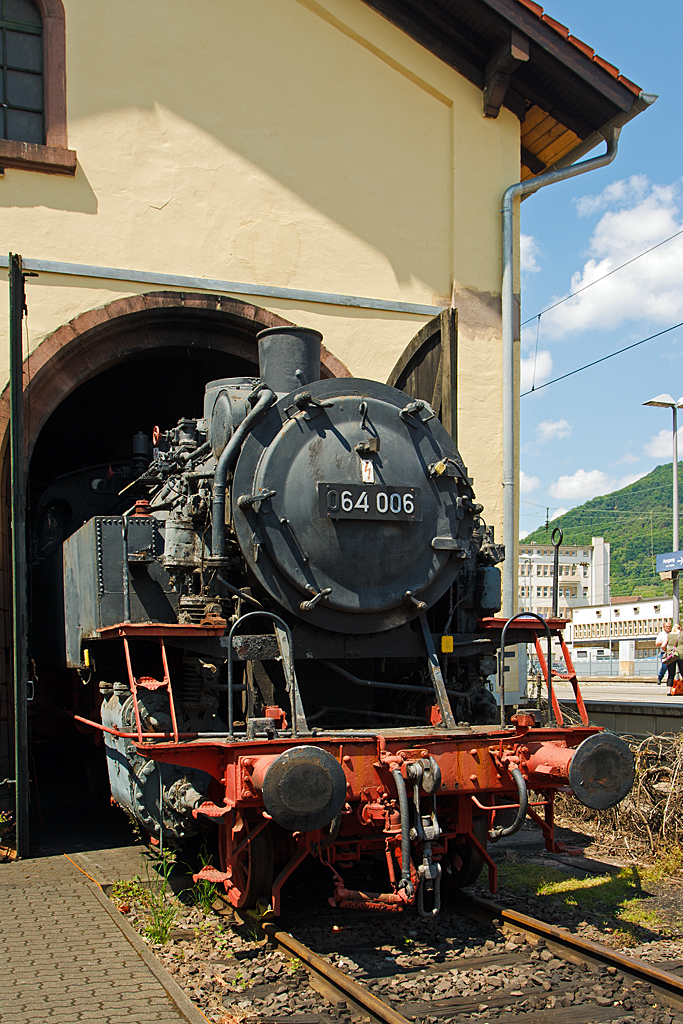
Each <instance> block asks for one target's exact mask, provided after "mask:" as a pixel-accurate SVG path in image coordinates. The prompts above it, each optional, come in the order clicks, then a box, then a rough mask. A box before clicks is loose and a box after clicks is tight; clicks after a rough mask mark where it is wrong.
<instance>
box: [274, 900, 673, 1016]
mask: <svg viewBox="0 0 683 1024" xmlns="http://www.w3.org/2000/svg"><path fill="white" fill-rule="evenodd" d="M458 909H459V912H461V913H462V914H464V915H466V916H468V917H471V918H473V919H475V920H477V921H479V922H485V923H487V924H492V925H494V926H496V927H497V928H498V931H499V932H500V931H502V932H503V935H504V936H505V938H506V940H507V941H506V943H505V951H503V950H501V949H500V944H498V947H496V944H495V943H493V942H492V941H491V942H489V943H487V945H489V946H491V947H494V948H491V949H489V950H487V949H486V948H484V949H483V951H481V952H480V953H478V954H474V955H472V954H470V955H467V956H463V957H458V958H457V959H456V960H448V961H447V962H445V963H440V964H434V963H431V964H428V965H427V966H426V967H422V968H417V969H415V970H409V969H405V970H403V969H402V970H401V971H400V973H393V972H392V973H390V974H386V973H384V974H378V973H377V972H376V971H374V972H373V971H362V970H360V971H359V970H358V969H357V970H356V972H355V973H356V977H351V976H350V974H348V973H346V972H345V971H342V970H340V969H339V968H338V967H335V966H334V965H333V964H331V963H330V962H329V961H328V960H327V959H325V957H323V956H320V955H319V954H318V953H316V952H314V951H313V950H312V949H309V948H308V946H306V945H304V944H303V943H302V942H300V941H299V940H298V939H296V938H295V937H294V936H292V935H290V934H289V933H288V932H285V931H282V930H278V928H277V926H276V925H273V924H267V925H265V927H264V931H265V932H266V934H267V935H268V938H269V939H270V942H271V943H272V944H274V945H276V946H277V947H278V948H279V950H280V951H281V952H283V953H284V954H285V955H287V956H288V957H290V958H292V959H295V960H297V961H298V962H299V963H300V964H302V965H304V966H305V968H306V970H307V971H308V974H309V984H310V986H311V988H313V989H314V990H315V991H316V992H317V993H318V994H319V995H320V996H322V997H323V998H324V999H325V1000H326V1002H327V1004H328V1005H329V1007H330V1008H331V1010H328V1011H327V1013H328V1014H329V1013H330V1012H331V1014H332V1016H333V1017H337V1018H338V1017H342V1019H347V1020H348V1019H349V1017H350V1019H351V1021H365V1022H367V1021H370V1022H373V1024H374V1022H380V1024H413V1022H425V1021H427V1022H429V1024H440V1022H442V1021H443V1022H444V1024H446V1022H450V1021H455V1022H457V1024H460V1022H465V1021H470V1020H475V1019H476V1020H479V1021H482V1022H487V1021H497V1022H500V1024H509V1022H511V1021H513V1020H515V1021H517V1022H524V1024H532V1022H535V1024H541V1022H543V1024H545V1022H547V1021H548V1020H549V1011H552V1019H553V1021H554V1022H557V1024H592V1022H595V1024H602V1022H608V1021H614V1022H618V1021H626V1022H632V1021H633V1022H636V1021H637V1022H640V1021H641V1020H642V1021H653V1022H658V1021H659V1022H663V1024H679V1022H681V1024H683V974H681V973H678V971H679V970H680V971H682V972H683V961H681V962H674V963H672V964H670V965H669V966H670V967H671V968H672V969H669V970H664V969H662V968H661V967H659V966H657V965H653V964H649V963H646V962H645V961H642V960H636V959H634V958H632V957H628V956H626V955H624V954H623V953H620V952H618V951H616V950H613V949H610V948H609V947H607V946H604V945H602V944H600V943H597V942H593V941H590V940H587V939H583V938H581V936H578V935H576V934H573V933H571V932H569V931H568V930H565V929H562V928H558V927H556V926H554V925H550V924H546V923H545V922H544V921H540V920H538V919H537V918H533V917H530V916H529V915H526V914H522V913H520V912H518V911H516V910H511V909H505V908H503V909H501V907H500V906H499V905H497V904H495V903H492V902H490V901H488V900H485V899H480V898H476V897H469V898H467V899H466V900H463V903H462V905H461V906H459V908H458ZM503 941H505V940H503ZM472 988H474V989H475V991H471V989H472ZM329 1019H330V1017H329V1016H326V1015H325V1014H320V1013H313V1014H312V1013H310V1012H307V1013H306V1012H305V1013H296V1012H291V1011H290V1012H289V1013H288V1015H287V1016H285V1015H278V1014H277V1013H273V1012H271V1013H270V1014H269V1013H268V1012H267V1011H266V1013H265V1014H261V1013H259V1015H258V1020H259V1024H284V1021H286V1020H287V1021H289V1022H290V1024H313V1022H314V1021H318V1022H319V1021H324V1020H329Z"/></svg>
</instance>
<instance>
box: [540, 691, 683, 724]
mask: <svg viewBox="0 0 683 1024" xmlns="http://www.w3.org/2000/svg"><path fill="white" fill-rule="evenodd" d="M579 686H580V687H581V693H582V694H583V699H584V702H585V704H586V710H587V712H588V715H589V717H590V720H591V722H594V723H595V725H602V726H604V727H605V728H606V729H610V730H611V731H612V732H617V733H630V734H633V735H637V736H640V735H645V734H647V733H653V734H655V735H659V734H660V733H667V732H668V733H675V732H683V696H682V697H667V695H666V685H665V684H660V683H657V682H656V681H655V682H652V683H647V682H643V680H638V682H629V681H628V680H623V679H611V680H609V682H607V681H605V680H600V681H598V680H590V679H584V680H582V679H579ZM555 691H556V693H557V696H558V697H559V699H560V700H561V701H562V703H563V704H567V705H569V706H570V707H576V703H575V701H574V692H573V690H572V688H571V686H570V685H569V683H564V682H559V683H555Z"/></svg>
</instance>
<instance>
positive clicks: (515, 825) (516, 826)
mask: <svg viewBox="0 0 683 1024" xmlns="http://www.w3.org/2000/svg"><path fill="white" fill-rule="evenodd" d="M510 775H511V776H512V778H513V779H514V782H515V785H516V786H517V796H518V798H519V807H518V808H517V816H516V818H515V820H514V821H513V822H512V824H511V825H508V827H507V828H503V827H502V825H499V826H498V827H497V828H492V829H491V830H490V832H489V839H490V840H491V842H492V843H497V842H498V840H499V839H503V837H504V836H513V835H514V834H515V832H519V830H520V828H521V827H522V825H523V824H524V819H525V818H526V812H527V808H528V806H529V794H528V792H527V788H526V782H525V781H524V776H523V775H522V773H521V772H520V770H519V768H511V769H510Z"/></svg>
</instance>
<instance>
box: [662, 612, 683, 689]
mask: <svg viewBox="0 0 683 1024" xmlns="http://www.w3.org/2000/svg"><path fill="white" fill-rule="evenodd" d="M664 664H665V665H666V667H667V670H668V672H669V675H668V678H667V681H666V684H667V687H668V689H667V694H666V695H667V697H677V696H680V695H681V694H683V681H681V680H678V679H676V669H678V671H679V672H680V674H681V676H683V631H682V630H681V627H680V624H679V623H678V622H676V623H674V625H673V626H672V627H671V632H670V633H669V640H668V643H667V645H666V651H665V654H664Z"/></svg>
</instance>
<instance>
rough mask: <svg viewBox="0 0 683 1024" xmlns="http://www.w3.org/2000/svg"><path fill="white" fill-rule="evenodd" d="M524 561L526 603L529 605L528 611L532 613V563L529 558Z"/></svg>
mask: <svg viewBox="0 0 683 1024" xmlns="http://www.w3.org/2000/svg"><path fill="white" fill-rule="evenodd" d="M524 561H525V562H526V589H527V601H528V604H529V608H528V611H530V612H532V611H533V610H534V605H533V599H532V596H531V579H532V576H531V566H532V565H533V562H532V561H531V559H530V558H525V559H524ZM525 603H526V602H525Z"/></svg>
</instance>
